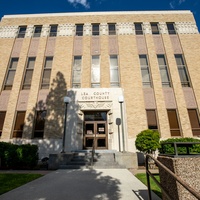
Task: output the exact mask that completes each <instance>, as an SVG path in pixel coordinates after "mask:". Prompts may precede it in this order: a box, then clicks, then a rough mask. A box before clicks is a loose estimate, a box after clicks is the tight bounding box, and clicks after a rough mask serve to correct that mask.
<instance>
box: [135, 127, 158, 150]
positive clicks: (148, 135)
mask: <svg viewBox="0 0 200 200" xmlns="http://www.w3.org/2000/svg"><path fill="white" fill-rule="evenodd" d="M159 140H160V135H159V133H158V132H157V131H153V130H150V129H147V130H144V131H142V132H140V133H139V134H138V135H137V138H136V141H135V146H136V148H137V149H138V150H139V151H142V152H144V153H153V152H154V151H156V149H158V148H159V147H160V143H159Z"/></svg>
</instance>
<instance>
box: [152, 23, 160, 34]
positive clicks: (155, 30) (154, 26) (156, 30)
mask: <svg viewBox="0 0 200 200" xmlns="http://www.w3.org/2000/svg"><path fill="white" fill-rule="evenodd" d="M151 31H152V34H159V29H158V23H151Z"/></svg>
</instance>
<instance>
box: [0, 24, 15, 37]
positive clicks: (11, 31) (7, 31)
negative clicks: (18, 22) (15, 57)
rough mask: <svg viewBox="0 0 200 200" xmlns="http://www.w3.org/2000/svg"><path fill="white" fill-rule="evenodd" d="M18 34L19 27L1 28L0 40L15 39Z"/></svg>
mask: <svg viewBox="0 0 200 200" xmlns="http://www.w3.org/2000/svg"><path fill="white" fill-rule="evenodd" d="M17 32H18V26H1V27H0V38H15V37H16V35H17Z"/></svg>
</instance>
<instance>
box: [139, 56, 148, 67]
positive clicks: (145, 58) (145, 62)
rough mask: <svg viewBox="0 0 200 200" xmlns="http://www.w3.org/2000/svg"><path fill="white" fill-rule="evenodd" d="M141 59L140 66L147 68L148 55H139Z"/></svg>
mask: <svg viewBox="0 0 200 200" xmlns="http://www.w3.org/2000/svg"><path fill="white" fill-rule="evenodd" d="M139 58H140V65H145V66H147V65H148V62H147V56H146V55H139Z"/></svg>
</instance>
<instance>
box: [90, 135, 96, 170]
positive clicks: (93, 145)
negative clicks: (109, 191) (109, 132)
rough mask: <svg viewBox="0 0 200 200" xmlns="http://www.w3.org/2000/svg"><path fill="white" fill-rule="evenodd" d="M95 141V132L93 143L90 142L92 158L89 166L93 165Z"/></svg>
mask: <svg viewBox="0 0 200 200" xmlns="http://www.w3.org/2000/svg"><path fill="white" fill-rule="evenodd" d="M95 142H96V134H95V135H94V139H93V144H92V159H91V166H93V165H94V154H95Z"/></svg>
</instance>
